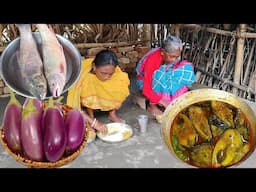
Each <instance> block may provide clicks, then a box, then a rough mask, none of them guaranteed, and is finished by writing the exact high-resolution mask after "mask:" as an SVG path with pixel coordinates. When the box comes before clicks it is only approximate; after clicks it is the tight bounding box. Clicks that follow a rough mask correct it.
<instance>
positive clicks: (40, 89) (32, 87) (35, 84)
mask: <svg viewBox="0 0 256 192" xmlns="http://www.w3.org/2000/svg"><path fill="white" fill-rule="evenodd" d="M26 85H27V86H28V91H29V92H30V93H31V94H32V95H33V96H34V97H36V98H37V99H39V100H44V99H45V97H46V94H47V83H46V80H45V77H44V76H43V75H33V76H32V77H30V78H27V82H26Z"/></svg>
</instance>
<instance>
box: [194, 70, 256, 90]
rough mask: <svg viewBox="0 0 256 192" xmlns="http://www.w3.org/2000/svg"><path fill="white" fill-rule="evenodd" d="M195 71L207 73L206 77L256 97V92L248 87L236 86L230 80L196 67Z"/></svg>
mask: <svg viewBox="0 0 256 192" xmlns="http://www.w3.org/2000/svg"><path fill="white" fill-rule="evenodd" d="M195 69H196V70H198V71H200V72H202V73H205V74H206V75H209V76H212V77H213V78H215V79H217V80H219V81H222V82H224V83H226V84H229V85H232V86H233V87H236V88H238V89H241V90H243V91H247V92H250V93H252V94H254V95H255V94H256V92H255V91H254V90H252V89H251V88H250V87H248V86H241V85H238V84H236V83H234V82H232V81H229V80H227V79H222V78H220V77H219V76H217V75H214V74H211V73H209V72H206V71H204V70H203V69H200V68H198V67H195Z"/></svg>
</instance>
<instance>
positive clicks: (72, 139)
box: [65, 109, 85, 153]
mask: <svg viewBox="0 0 256 192" xmlns="http://www.w3.org/2000/svg"><path fill="white" fill-rule="evenodd" d="M65 124H66V132H67V145H66V151H67V153H73V152H74V151H75V150H77V149H78V147H79V146H80V145H81V144H82V142H83V139H84V134H85V126H84V124H85V123H84V118H83V115H82V113H81V112H80V111H79V110H76V109H72V110H70V111H69V112H68V113H67V116H66V119H65Z"/></svg>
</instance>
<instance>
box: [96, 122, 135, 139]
mask: <svg viewBox="0 0 256 192" xmlns="http://www.w3.org/2000/svg"><path fill="white" fill-rule="evenodd" d="M107 128H108V134H107V135H103V134H102V133H100V132H98V133H97V136H98V137H99V138H100V139H101V140H103V141H107V142H111V143H112V142H120V141H125V140H127V139H129V138H130V137H131V136H132V134H133V131H132V128H131V126H130V125H127V124H125V123H108V124H107Z"/></svg>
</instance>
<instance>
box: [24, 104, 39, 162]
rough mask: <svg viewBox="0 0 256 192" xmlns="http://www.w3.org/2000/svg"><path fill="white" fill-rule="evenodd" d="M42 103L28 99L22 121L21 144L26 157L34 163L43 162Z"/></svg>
mask: <svg viewBox="0 0 256 192" xmlns="http://www.w3.org/2000/svg"><path fill="white" fill-rule="evenodd" d="M39 102H40V101H35V100H34V99H28V101H26V103H25V105H24V108H23V111H22V119H21V142H22V146H23V150H24V152H25V155H26V156H27V157H28V158H29V159H31V160H34V161H43V159H44V151H43V135H42V127H41V118H42V113H43V110H42V108H39V107H40V106H39V104H40V103H39Z"/></svg>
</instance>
